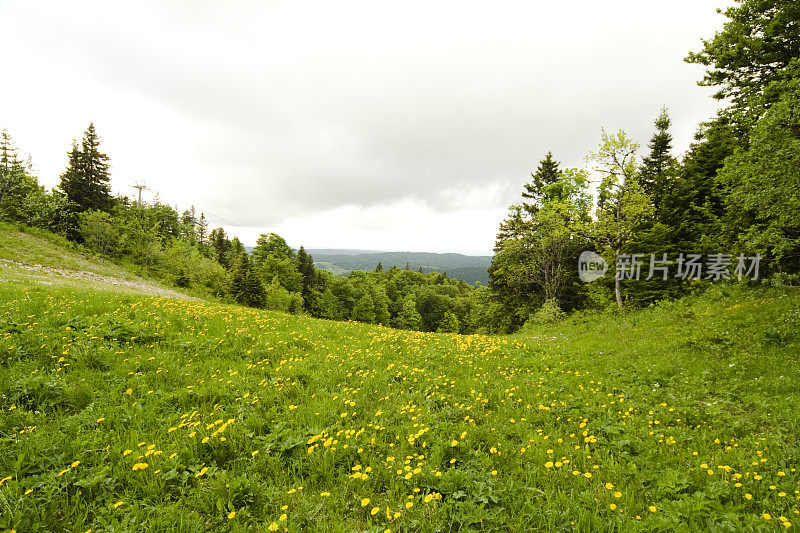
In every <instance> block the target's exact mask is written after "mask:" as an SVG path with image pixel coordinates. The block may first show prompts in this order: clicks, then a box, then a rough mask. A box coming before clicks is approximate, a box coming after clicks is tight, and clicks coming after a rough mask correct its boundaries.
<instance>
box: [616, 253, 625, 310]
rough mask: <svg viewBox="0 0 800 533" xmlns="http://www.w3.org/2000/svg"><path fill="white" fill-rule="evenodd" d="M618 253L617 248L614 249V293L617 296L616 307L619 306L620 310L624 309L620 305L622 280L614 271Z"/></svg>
mask: <svg viewBox="0 0 800 533" xmlns="http://www.w3.org/2000/svg"><path fill="white" fill-rule="evenodd" d="M618 255H619V250H615V251H614V265H615V267H614V295H615V296H616V297H617V307H619V310H620V311H624V307H623V306H622V280H620V279H619V275H618V274H617V272H616V263H617V256H618Z"/></svg>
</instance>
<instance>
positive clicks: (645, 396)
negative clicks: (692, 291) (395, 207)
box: [0, 282, 800, 532]
mask: <svg viewBox="0 0 800 533" xmlns="http://www.w3.org/2000/svg"><path fill="white" fill-rule="evenodd" d="M799 332H800V295H798V294H797V292H789V290H788V289H746V288H741V287H725V288H722V289H720V288H717V289H714V290H712V291H709V292H708V293H706V294H705V295H703V296H700V297H695V298H691V299H687V300H684V301H681V302H677V303H672V304H664V305H661V306H658V307H655V308H651V309H647V310H643V311H640V312H634V313H631V314H629V315H626V316H623V317H595V318H585V319H578V318H575V319H569V320H566V321H564V322H562V323H560V324H557V325H556V326H551V327H542V328H540V329H538V330H533V331H526V332H525V333H523V334H520V335H517V336H513V337H478V336H472V337H461V336H457V335H444V334H425V333H407V332H401V331H396V330H391V329H387V328H382V327H376V326H367V325H361V324H355V323H337V322H327V321H322V320H313V319H308V318H304V317H296V316H288V315H282V314H277V313H271V312H263V311H257V310H252V309H245V308H241V307H236V306H226V305H220V304H213V303H207V302H200V301H179V300H169V299H156V298H150V297H144V296H133V295H126V296H123V295H113V294H110V293H105V294H97V293H94V292H89V291H83V290H80V289H75V288H67V287H48V286H44V287H43V286H33V285H31V284H29V283H24V282H6V283H0V411H2V413H3V415H2V418H0V478H1V479H2V480H3V481H2V486H0V530H2V529H3V528H5V529H9V530H10V529H16V530H17V531H19V532H22V531H35V530H46V531H86V530H89V529H91V530H92V531H143V530H170V531H222V530H230V531H265V530H267V531H269V528H270V527H272V528H273V530H279V531H284V530H288V531H304V530H305V531H376V532H377V531H385V530H387V529H390V530H391V531H532V530H552V531H607V530H620V531H640V530H643V531H653V530H661V531H676V530H684V531H701V530H703V531H736V530H748V531H758V530H770V529H773V530H777V529H786V527H785V526H782V525H781V524H782V521H781V520H780V517H784V518H785V520H787V521H788V522H790V523H800V516H798V514H797V513H798V503H800V500H798V498H800V493H798V490H800V473H798V472H797V466H798V460H800V450H798V438H797V437H798V427H799V426H798V409H797V405H798V402H797V398H798V388H799V387H800V385H799V384H800V372H798V353H800V338H799V337H798V335H799ZM128 450H130V452H129V451H128ZM78 461H79V463H77V462H78ZM136 465H139V466H136ZM144 465H146V466H144ZM772 487H774V488H772ZM748 495H749V496H748ZM612 506H614V508H613V509H612ZM373 511H374V514H373ZM764 513H768V514H769V516H770V518H769V519H766V518H764ZM283 515H285V517H283ZM282 518H284V519H282ZM273 524H274V525H273ZM791 527H792V528H794V527H796V526H791Z"/></svg>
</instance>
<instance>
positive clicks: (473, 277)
mask: <svg viewBox="0 0 800 533" xmlns="http://www.w3.org/2000/svg"><path fill="white" fill-rule="evenodd" d="M307 252H308V253H309V254H310V255H311V257H313V258H314V265H315V266H316V267H317V268H321V269H324V270H327V271H328V272H332V273H334V274H338V275H346V274H348V273H350V272H352V271H354V270H365V271H368V270H374V269H375V267H376V266H377V265H378V263H379V262H380V263H381V265H382V266H383V268H385V269H388V268H391V267H392V266H396V267H397V268H405V266H406V264H408V266H409V268H410V269H411V270H415V271H416V270H418V269H419V268H420V267H422V271H423V272H424V273H428V272H447V275H448V276H449V277H451V278H455V279H460V280H463V281H465V282H467V283H469V284H474V283H475V282H476V281H479V282H481V284H483V285H488V283H489V274H488V273H487V272H486V269H487V268H489V265H491V264H492V257H491V256H488V255H463V254H456V253H442V254H439V253H433V252H377V251H372V250H336V249H321V248H318V249H309V250H307Z"/></svg>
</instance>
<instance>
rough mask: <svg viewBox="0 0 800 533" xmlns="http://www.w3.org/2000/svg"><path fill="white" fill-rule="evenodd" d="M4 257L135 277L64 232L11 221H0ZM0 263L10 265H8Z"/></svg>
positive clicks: (45, 264) (1, 256)
mask: <svg viewBox="0 0 800 533" xmlns="http://www.w3.org/2000/svg"><path fill="white" fill-rule="evenodd" d="M0 259H5V260H10V261H14V262H19V263H25V264H28V265H41V266H45V267H50V268H60V269H67V270H79V271H86V272H92V273H94V274H99V275H103V276H114V277H117V278H122V279H131V278H133V277H134V276H132V275H131V274H130V273H129V272H128V271H127V270H125V269H124V268H122V267H120V266H117V265H115V264H113V263H111V262H110V261H106V260H104V259H101V258H98V257H95V256H92V255H91V254H88V253H86V252H85V251H83V250H81V249H80V247H76V245H75V244H73V243H71V242H69V241H68V240H67V239H65V238H64V237H61V236H60V235H56V234H53V233H50V232H48V231H43V230H39V229H36V228H29V227H21V226H17V225H14V224H9V223H8V222H0ZM0 266H3V267H4V268H9V265H7V264H6V265H1V264H0Z"/></svg>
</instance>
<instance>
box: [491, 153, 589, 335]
mask: <svg viewBox="0 0 800 533" xmlns="http://www.w3.org/2000/svg"><path fill="white" fill-rule="evenodd" d="M548 156H550V154H548ZM547 165H548V160H547V159H545V160H543V161H542V163H541V164H540V172H539V173H538V174H542V173H543V171H542V168H543V167H546V166H547ZM526 188H527V192H524V193H523V197H524V198H532V197H535V198H536V204H535V206H532V205H530V204H526V203H523V204H521V205H515V206H512V208H511V214H510V216H509V217H508V218H507V219H506V220H505V221H504V222H503V223H502V224H501V229H500V233H499V234H498V238H497V244H496V246H495V250H496V252H497V253H496V254H495V257H494V258H493V260H492V266H491V267H490V268H489V277H490V281H491V282H490V285H489V286H490V288H491V290H492V294H493V295H494V297H495V299H496V300H497V301H498V302H499V303H500V305H501V306H502V309H503V311H501V313H502V314H506V315H508V316H510V317H511V318H510V320H509V322H508V323H506V324H504V325H503V326H501V327H502V329H501V331H502V330H506V331H508V330H513V329H516V327H519V326H520V325H522V323H524V321H525V320H526V319H527V317H528V316H529V314H530V313H531V312H533V310H534V309H536V308H537V307H538V306H540V305H541V304H542V303H543V302H544V301H546V300H549V299H556V298H562V297H564V296H566V300H567V301H569V304H570V306H574V304H575V303H576V301H577V299H578V297H577V295H576V294H575V293H574V291H573V290H572V286H573V283H574V279H575V276H576V269H575V264H576V261H577V255H578V254H579V253H580V251H581V250H582V249H585V248H586V247H587V241H586V239H585V238H583V236H582V234H585V233H586V230H585V228H586V227H587V226H588V225H589V222H590V220H591V219H590V217H589V212H590V207H591V198H590V196H589V194H588V192H587V190H586V189H587V176H586V173H585V172H583V171H580V170H577V169H567V170H565V171H563V172H560V171H559V172H558V173H557V174H553V176H551V177H550V178H544V177H543V178H540V179H539V184H538V185H536V187H533V188H532V187H528V186H527V185H526ZM532 191H533V192H536V195H535V196H534V195H532ZM565 292H566V293H567V294H566V295H565V294H564V293H565Z"/></svg>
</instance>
